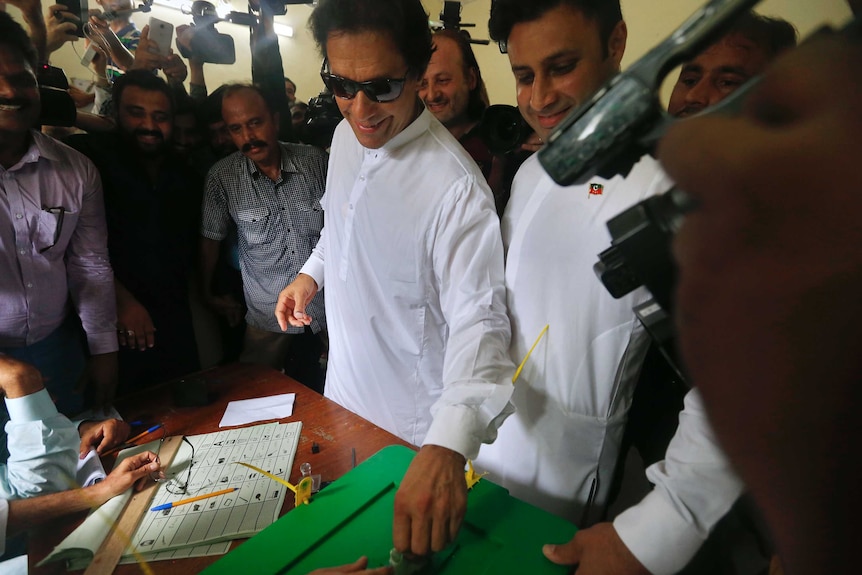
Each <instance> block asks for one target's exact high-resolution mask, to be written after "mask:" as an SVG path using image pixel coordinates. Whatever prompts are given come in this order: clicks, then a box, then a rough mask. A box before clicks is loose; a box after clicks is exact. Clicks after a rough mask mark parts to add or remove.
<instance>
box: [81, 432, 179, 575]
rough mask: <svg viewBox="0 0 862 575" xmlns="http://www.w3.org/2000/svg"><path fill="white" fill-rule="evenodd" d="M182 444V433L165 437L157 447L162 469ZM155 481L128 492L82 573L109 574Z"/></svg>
mask: <svg viewBox="0 0 862 575" xmlns="http://www.w3.org/2000/svg"><path fill="white" fill-rule="evenodd" d="M182 443H183V438H182V436H179V435H173V436H171V437H168V438H167V439H165V442H164V443H163V444H162V446H161V448H160V449H159V460H160V461H161V463H162V469H167V468H168V467H170V465H171V463H172V462H173V460H174V456H175V455H176V454H177V451H179V448H180V445H182ZM158 487H159V484H158V483H152V484H151V485H148V486H147V487H146V488H144V489H143V490H141V491H139V492H138V493H135V494H134V495H132V497H131V498H130V499H129V501H128V503H126V506H125V507H124V508H123V512H122V513H120V517H119V518H118V519H117V523H116V524H114V527H113V529H111V532H110V533H108V537H107V538H106V539H105V540H104V541H103V542H102V545H101V546H100V547H99V550H98V551H96V554H95V556H94V557H93V561H92V563H90V565H89V566H88V567H87V570H86V571H84V575H108V574H109V573H113V571H114V569H115V568H116V567H117V564H118V563H119V562H120V558H121V557H122V556H123V552H124V551H125V550H126V549H127V548H128V547H129V544H130V543H131V540H132V536H133V535H134V533H135V530H136V529H137V528H138V524H140V522H141V518H142V517H143V516H144V513H146V512H147V510H148V509H149V508H150V504H151V503H152V501H153V497H154V496H155V494H156V489H158Z"/></svg>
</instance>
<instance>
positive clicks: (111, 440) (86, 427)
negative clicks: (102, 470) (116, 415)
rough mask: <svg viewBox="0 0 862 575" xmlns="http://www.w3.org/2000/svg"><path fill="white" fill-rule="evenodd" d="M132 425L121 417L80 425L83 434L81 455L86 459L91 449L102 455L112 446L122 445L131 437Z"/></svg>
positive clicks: (80, 432)
mask: <svg viewBox="0 0 862 575" xmlns="http://www.w3.org/2000/svg"><path fill="white" fill-rule="evenodd" d="M131 431H132V428H131V426H130V425H129V424H128V423H126V422H125V421H123V420H121V419H106V420H104V421H85V422H83V423H82V424H81V425H79V426H78V433H79V434H80V436H81V448H80V452H81V453H80V456H81V459H84V458H85V457H86V456H87V454H88V453H90V450H91V449H93V448H95V449H96V453H98V454H99V455H102V454H103V453H105V452H106V451H108V450H109V449H111V448H112V447H115V446H117V445H120V444H121V443H122V442H124V441H125V440H126V438H127V437H129V433H130V432H131Z"/></svg>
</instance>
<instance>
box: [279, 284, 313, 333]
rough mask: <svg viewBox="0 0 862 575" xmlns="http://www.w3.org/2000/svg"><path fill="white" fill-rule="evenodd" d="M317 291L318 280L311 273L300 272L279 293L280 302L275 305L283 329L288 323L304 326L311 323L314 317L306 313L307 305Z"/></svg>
mask: <svg viewBox="0 0 862 575" xmlns="http://www.w3.org/2000/svg"><path fill="white" fill-rule="evenodd" d="M316 293H317V282H316V281H314V278H312V277H311V276H310V275H306V274H299V275H297V276H296V279H295V280H293V282H291V284H290V285H289V286H287V287H286V288H284V289H283V290H281V293H280V294H278V302H277V303H276V305H275V317H276V318H277V319H278V325H279V327H280V328H281V331H285V330H286V329H287V326H288V325H291V326H293V327H303V326H306V325H311V320H312V317H311V316H310V315H306V313H305V306H307V305H308V302H310V301H311V298H313V297H314V294H316Z"/></svg>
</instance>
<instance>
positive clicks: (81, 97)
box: [69, 86, 96, 108]
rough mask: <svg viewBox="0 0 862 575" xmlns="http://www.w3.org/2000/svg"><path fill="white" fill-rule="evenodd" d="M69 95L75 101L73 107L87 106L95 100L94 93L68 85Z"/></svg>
mask: <svg viewBox="0 0 862 575" xmlns="http://www.w3.org/2000/svg"><path fill="white" fill-rule="evenodd" d="M69 95H70V96H72V100H73V101H74V102H75V108H83V107H84V106H89V105H90V104H92V103H93V102H94V101H95V100H96V95H95V94H91V93H89V92H85V91H83V90H80V89H78V88H76V87H75V86H69Z"/></svg>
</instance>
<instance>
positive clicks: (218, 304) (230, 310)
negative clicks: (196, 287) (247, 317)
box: [206, 294, 245, 327]
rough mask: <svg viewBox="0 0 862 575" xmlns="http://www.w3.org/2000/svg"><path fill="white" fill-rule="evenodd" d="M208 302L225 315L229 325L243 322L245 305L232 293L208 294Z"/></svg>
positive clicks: (217, 311)
mask: <svg viewBox="0 0 862 575" xmlns="http://www.w3.org/2000/svg"><path fill="white" fill-rule="evenodd" d="M206 303H207V305H209V306H210V307H211V308H212V309H213V310H214V311H215V312H216V313H217V314H219V315H222V316H224V317H225V319H227V323H228V325H229V326H231V327H236V326H238V325H239V324H240V323H241V322H242V316H243V312H244V311H245V306H243V305H242V304H241V303H240V302H238V301H237V300H236V298H234V297H233V296H232V295H229V294H227V295H209V296H206Z"/></svg>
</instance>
